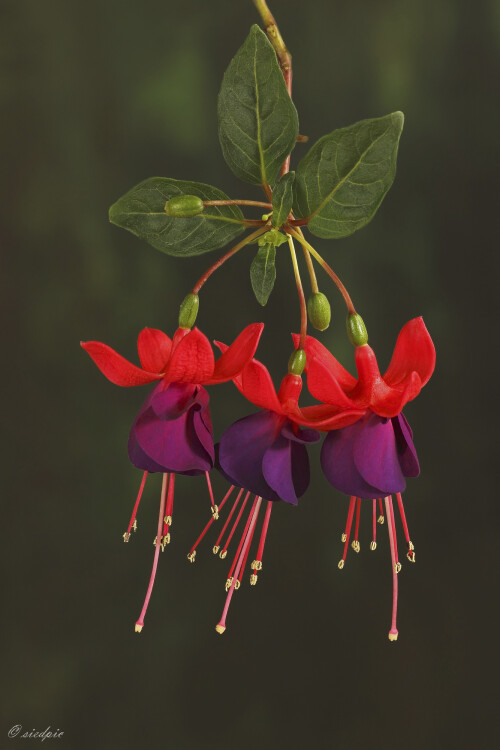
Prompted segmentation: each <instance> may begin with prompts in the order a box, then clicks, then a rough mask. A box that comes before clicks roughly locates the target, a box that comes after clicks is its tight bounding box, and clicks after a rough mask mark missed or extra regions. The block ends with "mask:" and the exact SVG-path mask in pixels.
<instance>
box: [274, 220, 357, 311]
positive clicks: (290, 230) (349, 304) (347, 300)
mask: <svg viewBox="0 0 500 750" xmlns="http://www.w3.org/2000/svg"><path fill="white" fill-rule="evenodd" d="M285 231H286V232H288V233H289V234H291V235H292V237H295V239H296V240H297V241H298V242H300V244H301V245H302V246H303V247H305V248H306V249H307V250H308V251H309V252H310V253H311V255H312V256H313V258H315V259H316V260H317V261H318V263H319V264H320V266H321V267H322V269H323V270H324V271H325V272H326V273H327V274H328V276H330V278H331V279H332V281H333V283H334V284H335V286H336V287H337V289H338V290H339V292H340V293H341V295H342V297H343V298H344V302H345V303H346V306H347V310H348V311H349V313H350V314H351V315H355V314H356V309H355V307H354V305H353V303H352V300H351V298H350V296H349V293H348V291H347V289H346V288H345V286H344V285H343V283H342V282H341V280H340V279H339V277H338V276H337V274H336V273H335V271H334V270H333V268H330V266H329V265H328V263H327V262H326V260H323V258H322V257H321V255H320V254H319V253H318V252H317V251H316V250H315V249H314V247H313V246H312V245H310V244H309V242H308V241H307V240H306V238H305V237H304V235H303V234H302V230H301V229H294V228H293V227H291V226H290V225H289V224H286V225H285Z"/></svg>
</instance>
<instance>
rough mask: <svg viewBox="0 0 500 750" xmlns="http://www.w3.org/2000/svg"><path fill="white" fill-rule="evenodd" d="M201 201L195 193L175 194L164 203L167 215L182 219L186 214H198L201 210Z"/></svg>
mask: <svg viewBox="0 0 500 750" xmlns="http://www.w3.org/2000/svg"><path fill="white" fill-rule="evenodd" d="M203 208H204V206H203V201H202V200H201V198H198V196H197V195H176V196H175V197H174V198H170V200H168V201H167V202H166V203H165V213H166V214H167V216H175V217H177V218H179V219H184V218H185V217H187V216H198V214H201V212H202V211H203Z"/></svg>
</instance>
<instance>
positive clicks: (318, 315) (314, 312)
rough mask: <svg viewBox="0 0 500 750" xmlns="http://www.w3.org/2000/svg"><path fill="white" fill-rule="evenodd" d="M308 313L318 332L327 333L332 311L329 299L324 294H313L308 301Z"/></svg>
mask: <svg viewBox="0 0 500 750" xmlns="http://www.w3.org/2000/svg"><path fill="white" fill-rule="evenodd" d="M307 312H308V313H309V320H310V321H311V325H312V326H313V327H314V328H316V330H317V331H326V329H327V328H328V326H329V325H330V320H331V317H332V310H331V307H330V303H329V302H328V298H327V297H325V295H324V294H323V293H322V292H316V293H315V294H311V296H310V297H309V299H308V300H307Z"/></svg>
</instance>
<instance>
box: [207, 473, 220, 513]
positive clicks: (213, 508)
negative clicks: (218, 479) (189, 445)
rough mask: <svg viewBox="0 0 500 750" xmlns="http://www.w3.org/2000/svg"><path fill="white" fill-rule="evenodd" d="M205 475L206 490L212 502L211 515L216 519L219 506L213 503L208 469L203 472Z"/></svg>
mask: <svg viewBox="0 0 500 750" xmlns="http://www.w3.org/2000/svg"><path fill="white" fill-rule="evenodd" d="M205 476H206V478H207V485H208V492H209V494H210V502H211V503H212V515H213V517H214V519H215V520H216V521H217V519H218V518H219V508H218V506H217V505H216V504H215V500H214V493H213V490H212V482H211V481H210V474H209V473H208V471H206V472H205Z"/></svg>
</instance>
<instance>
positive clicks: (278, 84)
mask: <svg viewBox="0 0 500 750" xmlns="http://www.w3.org/2000/svg"><path fill="white" fill-rule="evenodd" d="M218 116H219V139H220V143H221V147H222V153H223V154H224V158H225V160H226V162H227V163H228V165H229V167H230V168H231V169H232V170H233V172H234V173H235V175H236V176H237V177H240V179H242V180H245V181H246V182H251V183H253V184H256V185H262V184H264V183H268V184H272V183H273V182H274V180H275V178H276V175H277V173H278V170H279V168H280V167H281V165H282V163H283V161H284V160H285V158H286V157H287V156H288V154H289V153H290V151H291V150H292V148H293V147H294V145H295V143H296V141H297V136H298V133H299V123H298V117H297V111H296V109H295V106H294V105H293V103H292V100H291V99H290V97H289V95H288V91H287V89H286V85H285V82H284V80H283V75H282V73H281V70H280V67H279V65H278V61H277V59H276V53H275V51H274V49H273V47H272V45H271V43H270V42H269V40H268V39H267V37H266V35H265V33H264V32H263V31H262V30H261V29H260V28H259V27H258V26H256V25H254V26H252V28H251V30H250V34H249V35H248V37H247V39H246V41H245V43H244V44H243V46H242V47H241V48H240V49H239V50H238V52H237V53H236V55H235V57H234V58H233V59H232V60H231V62H230V64H229V67H228V69H227V70H226V72H225V74H224V79H223V81H222V86H221V89H220V93H219V100H218Z"/></svg>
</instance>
